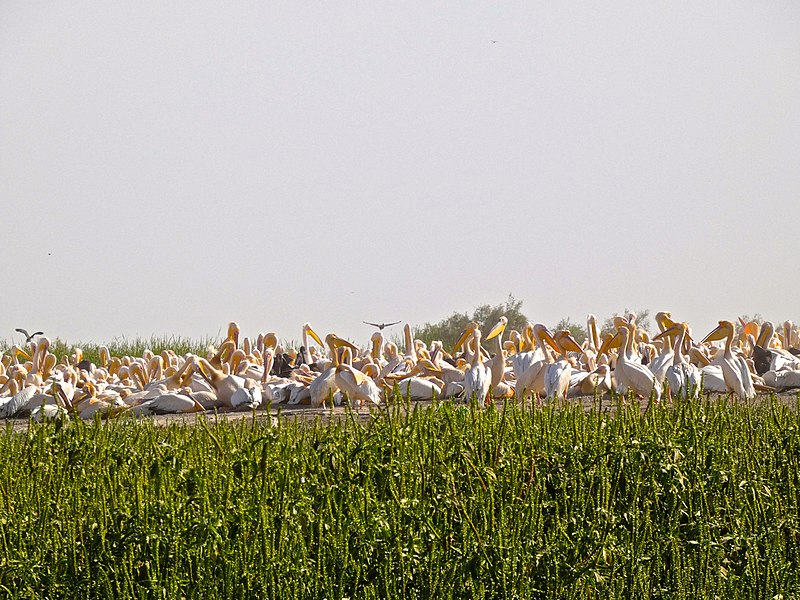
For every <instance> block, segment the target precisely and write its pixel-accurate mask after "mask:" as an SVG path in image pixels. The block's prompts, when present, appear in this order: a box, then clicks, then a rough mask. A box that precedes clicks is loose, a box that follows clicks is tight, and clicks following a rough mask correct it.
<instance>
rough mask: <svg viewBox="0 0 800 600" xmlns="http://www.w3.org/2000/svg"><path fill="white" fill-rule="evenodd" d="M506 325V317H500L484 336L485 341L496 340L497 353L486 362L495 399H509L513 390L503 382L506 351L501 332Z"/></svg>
mask: <svg viewBox="0 0 800 600" xmlns="http://www.w3.org/2000/svg"><path fill="white" fill-rule="evenodd" d="M506 325H508V318H507V317H504V316H503V317H500V319H499V320H498V321H497V323H496V324H495V326H494V327H492V329H491V330H490V331H489V333H488V335H487V336H486V341H489V340H491V339H494V338H496V339H497V353H496V354H495V355H494V357H492V358H491V359H490V360H487V361H486V364H487V365H488V366H489V369H490V370H491V372H492V382H491V390H492V396H494V397H495V398H510V397H511V396H513V395H514V388H512V387H511V386H510V385H508V384H507V383H506V382H505V381H503V377H504V376H505V374H506V351H505V348H503V332H504V331H505V329H506Z"/></svg>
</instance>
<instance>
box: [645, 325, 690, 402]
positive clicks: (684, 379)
mask: <svg viewBox="0 0 800 600" xmlns="http://www.w3.org/2000/svg"><path fill="white" fill-rule="evenodd" d="M688 331H689V325H687V324H686V323H675V324H674V325H672V326H671V327H669V328H668V329H665V330H664V331H662V332H661V333H659V334H658V335H657V336H656V337H655V339H663V340H664V342H665V343H666V341H667V340H668V339H669V338H670V337H671V336H674V337H675V347H674V348H673V358H672V364H671V365H670V366H669V367H667V369H666V371H665V373H664V379H665V381H666V382H667V385H668V386H669V388H668V389H669V392H668V393H669V397H670V399H671V398H672V394H678V395H679V396H680V397H681V398H683V399H685V398H687V397H689V395H690V394H691V397H693V398H696V397H697V396H698V395H699V393H700V383H701V376H700V371H699V370H698V368H697V367H696V366H694V365H693V364H692V363H690V362H689V361H687V360H686V359H685V358H684V357H683V343H684V340H685V339H686V336H687V335H688Z"/></svg>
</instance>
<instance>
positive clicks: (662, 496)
mask: <svg viewBox="0 0 800 600" xmlns="http://www.w3.org/2000/svg"><path fill="white" fill-rule="evenodd" d="M799 427H800V414H799V413H798V410H797V408H796V407H788V406H786V405H785V404H782V403H780V402H779V401H778V400H777V399H775V398H772V399H769V400H766V401H765V402H763V403H760V404H759V405H752V406H747V405H740V404H734V403H729V402H728V401H726V400H725V399H720V400H713V401H711V400H705V401H702V402H699V403H698V402H686V403H680V404H677V405H676V406H674V407H667V406H663V405H655V406H653V407H651V408H650V409H649V410H648V411H647V412H646V413H642V412H641V411H640V410H639V409H638V407H635V408H632V407H627V406H623V405H620V406H618V407H617V410H616V412H615V413H614V415H613V416H612V415H611V414H609V413H607V412H601V411H599V410H592V411H590V412H588V413H586V412H584V410H583V409H582V408H581V407H579V406H566V407H555V406H548V407H544V408H523V407H519V406H517V405H509V406H508V407H507V408H506V409H505V410H502V411H498V410H495V409H493V408H489V409H488V410H482V409H479V408H477V407H474V406H472V407H469V406H454V405H451V404H447V403H445V404H434V405H431V406H426V407H417V408H415V409H413V410H411V411H409V412H405V411H404V410H403V409H402V407H401V406H399V405H398V406H394V407H391V408H390V409H389V412H388V414H386V415H385V416H382V417H376V418H374V419H373V420H371V421H370V422H369V423H366V424H365V423H360V422H359V421H358V420H356V419H353V418H345V419H339V420H336V419H334V420H330V421H329V422H316V423H314V424H308V423H304V422H300V421H294V420H291V419H285V420H282V421H281V422H280V424H279V426H277V427H271V426H269V425H268V424H266V423H262V422H260V421H258V420H255V419H254V420H244V421H236V422H234V421H231V422H224V421H223V422H221V423H218V424H210V423H208V422H206V421H204V420H200V421H199V423H198V424H188V423H180V424H171V425H169V426H166V427H160V426H157V425H154V424H153V423H152V422H149V421H144V422H135V421H127V420H119V421H111V422H106V423H100V422H99V421H97V422H93V423H91V422H90V423H84V422H81V421H80V420H76V421H74V422H69V423H57V424H42V425H35V424H31V426H30V427H29V429H28V430H27V431H26V432H23V433H14V432H12V430H11V429H10V428H9V429H8V430H7V431H6V433H5V435H0V453H2V456H3V457H4V459H3V461H2V462H0V514H1V515H2V517H1V518H0V590H3V591H4V592H5V593H6V594H8V595H9V596H11V597H48V598H68V597H69V598H71V597H78V596H80V597H85V596H88V597H104V598H107V597H115V598H156V597H157V598H165V597H166V598H181V597H187V598H223V597H224V598H230V597H258V598H387V597H391V598H715V597H722V598H758V599H762V598H772V597H776V596H777V595H779V594H784V597H785V598H789V597H793V596H795V595H797V593H798V591H799V590H800V581H799V579H800V568H799V567H800V565H798V551H800V498H799V495H800V481H799V480H798V477H800V475H799V473H800V470H799V469H798V467H799V466H800V465H798V461H800V435H799V434H798V432H799V431H800V429H799Z"/></svg>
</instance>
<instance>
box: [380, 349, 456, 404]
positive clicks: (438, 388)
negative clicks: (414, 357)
mask: <svg viewBox="0 0 800 600" xmlns="http://www.w3.org/2000/svg"><path fill="white" fill-rule="evenodd" d="M442 375H443V374H442V370H441V369H440V368H439V367H437V366H436V365H434V364H433V362H431V361H430V360H428V359H425V358H423V359H421V360H420V361H418V362H417V364H415V365H414V366H413V367H412V368H411V369H410V370H409V371H407V372H406V373H402V374H398V375H393V374H390V375H388V376H387V377H386V380H385V383H384V385H386V387H387V389H388V387H389V384H391V383H394V385H396V386H397V388H398V390H399V392H400V395H401V396H402V397H403V398H408V399H410V400H433V398H434V397H436V396H441V395H442V390H443V389H444V381H442V379H441V377H442ZM391 391H392V390H389V391H387V393H386V395H387V396H388V395H389V394H390V393H391Z"/></svg>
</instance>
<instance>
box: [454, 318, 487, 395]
mask: <svg viewBox="0 0 800 600" xmlns="http://www.w3.org/2000/svg"><path fill="white" fill-rule="evenodd" d="M470 337H472V343H473V344H474V346H475V348H474V352H473V355H472V362H471V364H470V367H469V369H467V371H466V372H465V373H464V397H465V398H466V400H467V401H469V400H471V399H472V398H473V396H474V397H475V398H476V399H477V400H478V401H479V402H481V403H486V402H487V401H488V400H489V389H490V388H491V385H492V372H491V371H490V370H489V368H488V367H487V366H486V364H485V363H484V362H483V354H482V353H481V330H480V329H478V324H477V323H476V322H475V321H473V322H472V323H470V324H469V325H468V326H467V328H466V329H465V330H464V333H462V334H461V337H460V338H459V340H458V342H456V346H455V349H454V350H453V353H454V354H455V352H456V350H458V349H459V348H460V347H461V345H462V344H464V343H465V342H466V341H467V340H468V339H469V338H470Z"/></svg>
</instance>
